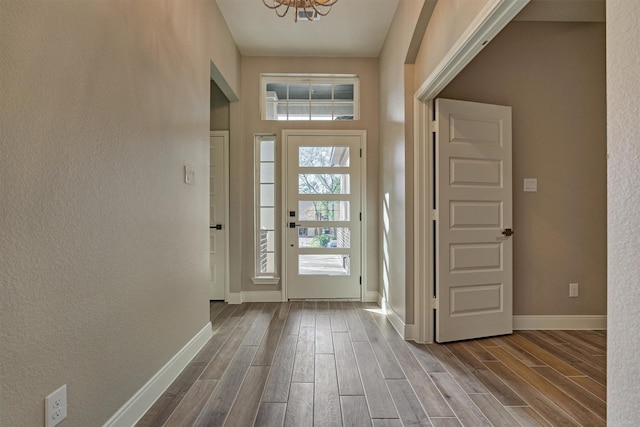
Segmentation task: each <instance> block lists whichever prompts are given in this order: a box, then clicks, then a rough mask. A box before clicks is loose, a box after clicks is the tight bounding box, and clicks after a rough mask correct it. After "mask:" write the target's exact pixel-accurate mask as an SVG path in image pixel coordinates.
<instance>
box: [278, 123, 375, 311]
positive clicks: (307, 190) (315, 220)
mask: <svg viewBox="0 0 640 427" xmlns="http://www.w3.org/2000/svg"><path fill="white" fill-rule="evenodd" d="M363 139H364V132H353V133H345V134H336V133H335V132H334V133H331V132H320V131H318V132H294V131H284V132H283V140H284V142H285V153H286V154H285V156H286V161H285V162H284V164H285V165H286V169H285V191H284V194H285V201H284V215H285V224H284V226H285V232H284V241H285V271H286V278H285V280H286V284H287V298H291V299H298V298H300V299H305V298H309V299H310V298H319V299H325V298H326V299H328V298H348V299H358V300H359V299H360V298H361V289H360V288H361V280H362V279H361V265H362V260H361V243H362V242H361V241H362V235H361V212H362V211H361V203H362V200H361V174H360V172H361V157H360V156H361V148H362V145H363Z"/></svg>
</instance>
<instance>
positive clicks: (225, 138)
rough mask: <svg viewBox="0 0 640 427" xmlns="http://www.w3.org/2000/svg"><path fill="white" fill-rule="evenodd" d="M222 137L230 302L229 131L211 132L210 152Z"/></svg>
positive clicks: (226, 275) (226, 284) (226, 283)
mask: <svg viewBox="0 0 640 427" xmlns="http://www.w3.org/2000/svg"><path fill="white" fill-rule="evenodd" d="M214 136H218V137H219V136H221V137H222V139H223V141H224V142H223V151H224V155H223V160H222V163H223V168H224V169H223V172H222V174H223V177H224V184H223V186H224V194H225V196H224V197H225V211H224V216H225V221H224V222H225V223H224V228H223V230H224V250H225V257H224V259H225V261H224V300H225V302H229V301H228V300H229V296H230V292H231V291H230V290H229V284H230V282H231V281H230V280H229V131H228V130H212V131H210V132H209V150H211V137H214Z"/></svg>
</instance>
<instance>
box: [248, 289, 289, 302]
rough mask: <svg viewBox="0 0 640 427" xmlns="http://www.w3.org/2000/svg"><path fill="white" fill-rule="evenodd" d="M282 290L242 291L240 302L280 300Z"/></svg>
mask: <svg viewBox="0 0 640 427" xmlns="http://www.w3.org/2000/svg"><path fill="white" fill-rule="evenodd" d="M281 301H282V291H244V292H242V302H281Z"/></svg>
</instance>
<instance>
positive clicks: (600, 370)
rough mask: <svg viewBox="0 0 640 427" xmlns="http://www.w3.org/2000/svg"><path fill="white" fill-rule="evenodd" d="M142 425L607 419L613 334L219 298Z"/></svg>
mask: <svg viewBox="0 0 640 427" xmlns="http://www.w3.org/2000/svg"><path fill="white" fill-rule="evenodd" d="M211 322H212V325H213V330H214V336H213V337H212V338H211V340H210V341H209V342H208V343H207V345H206V346H205V347H204V348H203V349H202V350H201V351H200V353H199V354H198V355H197V356H196V357H195V358H194V360H193V361H192V362H191V363H190V364H189V366H188V367H187V369H185V371H184V372H183V373H182V374H181V375H180V376H179V377H178V378H177V379H176V381H174V383H173V384H172V385H171V386H170V387H169V389H168V390H167V391H166V392H165V393H164V394H163V396H162V397H160V399H159V400H158V401H157V402H156V403H155V404H154V405H153V407H152V408H151V409H150V410H149V411H148V412H147V414H146V415H145V416H144V417H143V419H142V420H140V422H139V423H138V424H137V426H138V427H143V426H222V425H226V426H234V427H235V426H252V425H256V426H282V425H286V426H296V427H299V426H311V425H314V426H325V425H326V426H339V425H345V426H372V425H373V426H402V425H427V426H428V425H433V426H460V425H463V426H491V425H493V426H517V425H522V426H539V425H540V426H548V425H553V426H556V425H583V426H598V425H602V426H604V425H605V419H606V414H605V412H606V403H605V400H606V387H605V382H606V378H605V377H606V358H605V353H606V348H605V345H606V333H605V332H604V331H520V332H517V333H515V334H514V335H511V336H504V337H494V338H488V339H482V340H471V341H465V342H458V343H452V344H447V345H438V344H428V345H418V344H415V343H412V342H405V341H403V340H401V339H400V337H399V335H398V334H397V333H396V331H395V330H394V329H393V327H392V326H391V324H390V323H389V322H388V321H387V320H386V319H385V316H384V315H383V314H381V312H380V309H379V307H378V306H377V305H375V304H364V303H357V302H327V301H318V302H314V301H311V302H308V301H305V302H299V301H296V302H289V303H244V304H241V305H227V304H225V303H222V302H211Z"/></svg>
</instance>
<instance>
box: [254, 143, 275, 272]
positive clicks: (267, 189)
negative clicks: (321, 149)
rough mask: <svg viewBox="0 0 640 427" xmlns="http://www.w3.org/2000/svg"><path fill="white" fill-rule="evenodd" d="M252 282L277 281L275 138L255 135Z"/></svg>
mask: <svg viewBox="0 0 640 427" xmlns="http://www.w3.org/2000/svg"><path fill="white" fill-rule="evenodd" d="M254 194H255V258H256V259H255V273H254V278H253V281H254V283H269V284H270V283H277V282H278V277H277V276H278V268H277V265H278V264H277V263H278V251H277V245H276V236H277V227H276V137H275V135H256V136H255V190H254Z"/></svg>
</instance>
